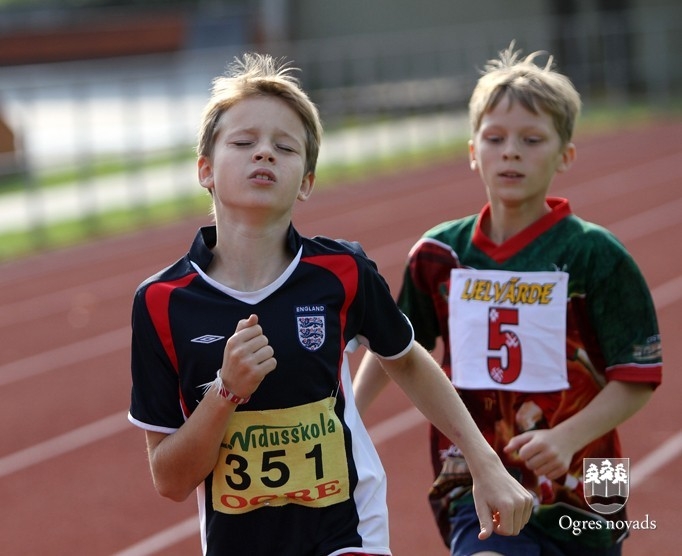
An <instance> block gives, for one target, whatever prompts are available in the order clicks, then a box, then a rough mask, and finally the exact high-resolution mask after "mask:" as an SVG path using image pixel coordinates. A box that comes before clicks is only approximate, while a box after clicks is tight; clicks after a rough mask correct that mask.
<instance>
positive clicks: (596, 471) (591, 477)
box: [583, 458, 630, 514]
mask: <svg viewBox="0 0 682 556" xmlns="http://www.w3.org/2000/svg"><path fill="white" fill-rule="evenodd" d="M583 477H584V481H585V484H584V493H585V502H587V505H588V506H589V507H590V508H592V509H593V510H594V511H595V512H597V513H600V514H613V513H616V512H617V511H619V510H621V509H622V508H623V507H624V506H625V503H626V502H627V500H628V496H629V495H630V458H585V459H583Z"/></svg>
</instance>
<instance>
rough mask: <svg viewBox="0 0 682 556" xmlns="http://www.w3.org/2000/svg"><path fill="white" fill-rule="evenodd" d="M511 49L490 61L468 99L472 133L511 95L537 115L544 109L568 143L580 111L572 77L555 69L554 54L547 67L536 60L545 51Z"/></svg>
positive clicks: (579, 103) (562, 138)
mask: <svg viewBox="0 0 682 556" xmlns="http://www.w3.org/2000/svg"><path fill="white" fill-rule="evenodd" d="M514 45H515V43H514V41H512V43H511V44H510V45H509V48H507V49H506V50H503V51H501V52H500V53H499V58H497V59H494V60H488V62H487V63H486V65H485V67H484V69H483V71H482V72H481V73H482V75H481V77H480V78H479V80H478V83H477V84H476V87H475V88H474V91H473V93H472V95H471V99H470V101H469V123H470V125H471V132H472V134H474V133H476V132H477V131H478V128H479V127H480V125H481V120H482V119H483V115H484V114H486V113H488V112H490V111H491V110H493V109H494V108H495V107H496V106H497V105H498V103H499V102H500V100H502V99H503V98H504V97H506V96H508V97H509V99H510V100H511V101H518V102H520V103H521V105H522V106H523V107H524V108H525V109H526V110H529V111H531V112H533V113H534V114H537V113H538V112H539V111H544V112H546V113H547V114H549V115H550V116H551V117H552V120H553V122H554V127H555V128H556V130H557V132H558V133H559V137H560V138H561V142H562V144H563V145H566V144H567V143H569V142H570V141H571V138H572V137H573V130H574V128H575V122H576V119H577V118H578V115H579V114H580V106H581V102H580V95H579V94H578V91H576V89H575V87H574V86H573V83H571V80H570V79H569V78H568V77H566V76H565V75H563V74H561V73H559V72H557V71H556V70H555V69H554V65H553V61H554V59H553V57H552V56H550V57H549V60H548V61H547V63H546V64H545V66H544V67H541V66H538V65H537V64H535V63H534V60H535V58H537V57H538V56H539V55H541V54H543V52H540V51H538V52H533V53H532V54H529V55H528V56H526V57H525V58H522V57H521V51H520V50H516V51H515V50H514Z"/></svg>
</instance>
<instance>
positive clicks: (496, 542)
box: [450, 504, 622, 556]
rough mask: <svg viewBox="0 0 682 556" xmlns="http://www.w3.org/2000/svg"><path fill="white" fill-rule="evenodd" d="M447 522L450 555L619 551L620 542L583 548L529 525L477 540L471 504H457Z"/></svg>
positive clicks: (600, 555) (609, 554)
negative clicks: (514, 533)
mask: <svg viewBox="0 0 682 556" xmlns="http://www.w3.org/2000/svg"><path fill="white" fill-rule="evenodd" d="M450 523H451V524H452V531H453V535H452V540H451V542H450V554H451V556H471V555H472V554H476V553H477V552H483V551H486V550H490V551H493V552H499V553H500V554H504V555H505V556H585V554H590V556H620V555H621V553H622V543H618V544H616V545H614V546H611V547H609V548H602V549H600V548H594V547H587V546H585V545H584V544H582V543H579V542H564V541H557V540H554V539H552V538H550V537H548V536H547V535H543V534H542V532H541V531H540V530H539V529H538V528H536V527H534V526H532V525H526V526H525V527H524V528H523V529H522V530H521V532H520V533H519V534H518V535H517V536H512V537H505V536H502V535H496V534H494V533H493V534H492V535H491V536H490V537H488V538H487V539H485V540H483V541H481V540H479V539H478V533H479V532H480V531H481V525H480V523H479V521H478V516H477V515H476V509H475V508H474V505H473V504H463V505H461V506H458V507H457V513H456V514H455V515H454V516H453V517H451V518H450Z"/></svg>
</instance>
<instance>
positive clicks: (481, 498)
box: [473, 465, 533, 540]
mask: <svg viewBox="0 0 682 556" xmlns="http://www.w3.org/2000/svg"><path fill="white" fill-rule="evenodd" d="M473 495H474V503H475V504H476V513H477V514H478V519H479V521H480V524H481V532H480V533H479V534H478V538H479V539H481V540H483V539H487V538H488V537H489V536H490V535H492V534H493V533H497V534H498V535H505V536H511V535H518V534H519V532H520V531H521V529H523V527H524V526H525V525H526V523H528V520H529V519H530V514H531V511H532V510H533V498H532V496H531V494H530V493H529V492H528V491H527V490H526V489H525V488H524V487H523V486H521V484H520V483H519V482H518V481H517V480H516V479H514V478H513V477H512V476H511V475H510V474H509V473H508V472H507V470H506V469H504V467H502V465H500V466H499V469H498V470H497V471H496V473H494V474H491V475H488V476H486V477H485V479H484V480H474V487H473Z"/></svg>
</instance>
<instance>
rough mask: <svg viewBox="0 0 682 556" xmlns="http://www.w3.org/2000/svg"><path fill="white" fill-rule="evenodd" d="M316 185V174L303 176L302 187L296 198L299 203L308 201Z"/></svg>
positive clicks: (309, 173)
mask: <svg viewBox="0 0 682 556" xmlns="http://www.w3.org/2000/svg"><path fill="white" fill-rule="evenodd" d="M314 185H315V174H314V173H312V172H308V173H307V174H306V175H305V176H303V180H302V181H301V187H300V188H299V190H298V195H296V198H297V199H298V200H299V201H307V200H308V199H309V198H310V195H311V194H312V192H313V186H314Z"/></svg>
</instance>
